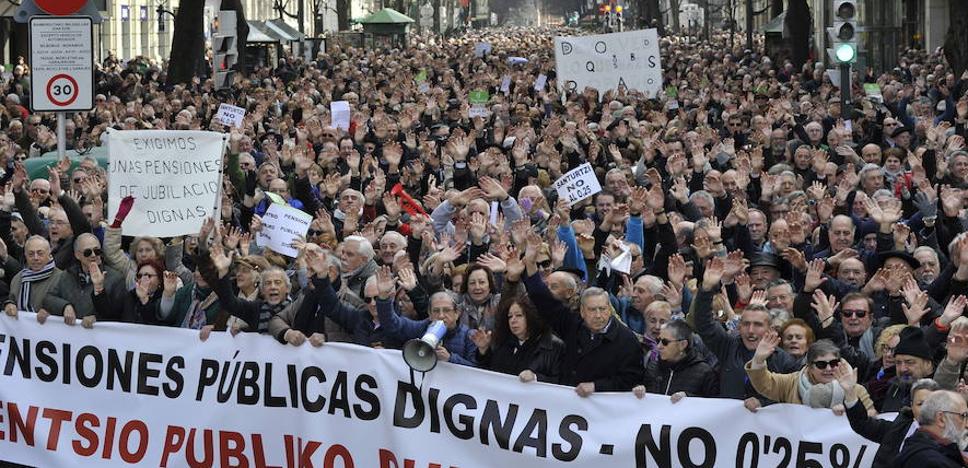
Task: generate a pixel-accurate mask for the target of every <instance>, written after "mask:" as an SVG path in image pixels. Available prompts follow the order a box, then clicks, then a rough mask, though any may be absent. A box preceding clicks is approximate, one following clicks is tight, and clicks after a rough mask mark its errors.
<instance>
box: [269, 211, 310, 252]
mask: <svg viewBox="0 0 968 468" xmlns="http://www.w3.org/2000/svg"><path fill="white" fill-rule="evenodd" d="M312 222H313V217H312V216H310V215H309V214H308V213H305V212H303V211H300V210H297V209H295V208H293V207H291V206H287V205H280V204H278V203H272V204H270V205H269V209H268V210H266V212H265V214H264V215H262V231H260V232H259V235H258V237H256V243H257V244H258V245H259V246H260V247H268V248H269V249H270V250H272V251H274V252H278V253H281V254H283V255H286V256H289V257H294V258H295V257H297V256H299V251H298V250H296V248H295V247H293V245H292V244H293V241H295V240H297V239H299V238H303V239H305V238H306V233H307V232H309V224H310V223H312Z"/></svg>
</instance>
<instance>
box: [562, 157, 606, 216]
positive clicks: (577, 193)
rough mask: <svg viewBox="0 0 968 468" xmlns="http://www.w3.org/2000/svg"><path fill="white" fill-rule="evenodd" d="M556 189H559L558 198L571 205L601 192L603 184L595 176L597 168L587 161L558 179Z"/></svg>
mask: <svg viewBox="0 0 968 468" xmlns="http://www.w3.org/2000/svg"><path fill="white" fill-rule="evenodd" d="M555 190H557V191H558V198H560V199H561V200H564V201H566V202H568V205H569V206H570V205H574V204H575V203H578V202H580V201H582V200H584V199H586V198H588V197H590V196H592V195H595V194H596V193H598V192H601V191H602V186H601V184H599V183H598V178H597V177H595V169H593V168H592V165H591V164H590V163H585V164H582V165H581V166H578V167H576V168H574V169H572V170H570V171H568V173H567V174H565V175H563V176H561V178H560V179H558V180H556V181H555Z"/></svg>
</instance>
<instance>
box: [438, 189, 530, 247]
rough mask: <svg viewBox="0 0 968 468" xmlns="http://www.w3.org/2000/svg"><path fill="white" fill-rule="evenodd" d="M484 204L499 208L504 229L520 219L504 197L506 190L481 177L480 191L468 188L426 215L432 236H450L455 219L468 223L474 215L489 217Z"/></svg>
mask: <svg viewBox="0 0 968 468" xmlns="http://www.w3.org/2000/svg"><path fill="white" fill-rule="evenodd" d="M485 199H486V200H485ZM488 201H496V202H498V203H499V204H500V207H501V212H503V213H504V225H505V227H510V226H511V223H513V222H515V221H517V220H519V219H521V218H523V217H524V213H522V212H521V207H520V206H519V205H518V202H517V201H515V200H514V198H513V197H511V196H510V195H508V192H507V190H505V189H504V187H503V186H502V185H501V183H500V182H498V181H496V180H494V179H491V178H487V177H482V178H481V179H480V187H471V188H469V189H466V190H464V191H461V192H456V193H454V194H453V195H452V196H450V197H449V198H448V199H447V200H445V201H444V202H443V203H441V204H440V205H438V206H437V208H434V211H433V212H432V213H431V214H430V219H431V220H432V221H433V227H434V232H436V233H437V235H438V237H439V236H440V234H443V233H450V234H453V233H454V223H453V222H452V220H453V219H454V217H455V216H457V217H459V218H463V219H468V220H469V219H471V217H472V216H473V215H474V213H481V214H482V215H483V216H484V217H485V219H486V218H487V217H488V216H489V214H490V206H489V205H488ZM485 237H486V236H485Z"/></svg>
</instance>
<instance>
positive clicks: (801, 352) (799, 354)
mask: <svg viewBox="0 0 968 468" xmlns="http://www.w3.org/2000/svg"><path fill="white" fill-rule="evenodd" d="M780 339H781V340H782V344H781V345H780V347H782V348H783V350H784V351H786V352H787V354H789V355H790V356H793V357H794V358H796V359H798V360H799V361H800V364H801V365H803V364H805V363H806V356H807V349H808V348H809V347H810V345H812V344H813V343H814V342H815V341H816V340H817V339H816V337H815V336H814V334H813V329H811V328H810V325H807V322H805V321H803V320H802V319H798V318H795V319H790V320H787V321H786V322H785V323H784V324H783V326H782V327H781V328H780Z"/></svg>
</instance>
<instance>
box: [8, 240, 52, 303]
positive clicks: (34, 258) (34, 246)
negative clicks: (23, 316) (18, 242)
mask: <svg viewBox="0 0 968 468" xmlns="http://www.w3.org/2000/svg"><path fill="white" fill-rule="evenodd" d="M24 258H25V259H26V261H27V267H26V268H24V269H23V270H22V271H20V273H17V275H16V276H14V277H13V280H11V282H10V297H9V298H8V300H7V301H6V302H5V303H4V305H3V310H4V312H6V313H7V315H9V316H11V317H16V316H17V311H18V310H26V311H28V312H38V311H40V310H41V308H42V307H43V303H44V297H45V296H47V292H48V291H49V290H50V288H51V287H52V286H53V285H54V284H57V281H58V280H59V279H60V278H59V276H60V274H61V270H60V269H59V268H57V266H56V265H55V264H54V258H53V257H51V255H50V242H48V241H47V239H44V238H43V237H41V236H31V237H30V238H29V239H27V242H26V244H25V245H24Z"/></svg>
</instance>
